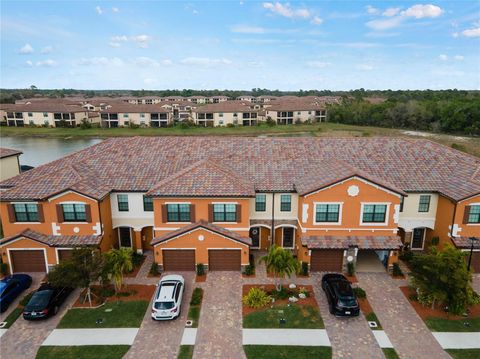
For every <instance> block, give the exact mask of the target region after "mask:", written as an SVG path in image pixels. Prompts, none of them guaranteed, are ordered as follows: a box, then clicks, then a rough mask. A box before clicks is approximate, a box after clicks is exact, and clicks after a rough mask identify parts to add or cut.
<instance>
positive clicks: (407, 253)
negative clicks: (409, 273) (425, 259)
mask: <svg viewBox="0 0 480 359" xmlns="http://www.w3.org/2000/svg"><path fill="white" fill-rule="evenodd" d="M398 258H400V259H401V260H402V261H404V262H407V263H410V262H411V261H412V259H413V252H412V251H411V250H409V249H407V250H404V251H403V252H402V253H400V255H399V256H398Z"/></svg>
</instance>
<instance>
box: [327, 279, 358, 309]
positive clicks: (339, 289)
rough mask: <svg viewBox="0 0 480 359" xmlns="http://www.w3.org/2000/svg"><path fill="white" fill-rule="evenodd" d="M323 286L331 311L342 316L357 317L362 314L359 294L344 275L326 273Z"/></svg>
mask: <svg viewBox="0 0 480 359" xmlns="http://www.w3.org/2000/svg"><path fill="white" fill-rule="evenodd" d="M322 288H323V290H324V291H325V294H326V295H327V300H328V305H329V308H330V313H332V314H334V315H336V316H341V317H356V316H358V315H359V314H360V306H359V305H358V301H357V296H356V295H355V292H354V291H353V288H352V285H351V284H350V282H349V281H348V280H347V278H345V277H344V276H343V275H341V274H337V273H329V274H325V275H324V276H323V277H322Z"/></svg>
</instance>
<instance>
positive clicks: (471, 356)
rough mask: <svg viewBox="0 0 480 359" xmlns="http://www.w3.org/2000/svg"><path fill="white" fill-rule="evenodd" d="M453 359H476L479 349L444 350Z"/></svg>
mask: <svg viewBox="0 0 480 359" xmlns="http://www.w3.org/2000/svg"><path fill="white" fill-rule="evenodd" d="M445 351H446V352H447V353H448V354H450V355H451V357H452V358H453V359H478V358H480V349H446V350H445Z"/></svg>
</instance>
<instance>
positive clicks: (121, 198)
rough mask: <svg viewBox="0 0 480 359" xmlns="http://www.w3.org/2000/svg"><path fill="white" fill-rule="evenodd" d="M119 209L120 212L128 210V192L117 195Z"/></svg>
mask: <svg viewBox="0 0 480 359" xmlns="http://www.w3.org/2000/svg"><path fill="white" fill-rule="evenodd" d="M117 201H118V210H119V211H120V212H128V196H127V195H126V194H119V195H117Z"/></svg>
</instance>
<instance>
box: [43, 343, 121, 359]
mask: <svg viewBox="0 0 480 359" xmlns="http://www.w3.org/2000/svg"><path fill="white" fill-rule="evenodd" d="M129 348H130V346H129V345H83V346H78V347H56V346H41V347H40V349H39V350H38V353H37V356H36V359H57V358H62V359H120V358H122V357H123V356H124V355H125V354H126V353H127V351H128V349H129Z"/></svg>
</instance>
